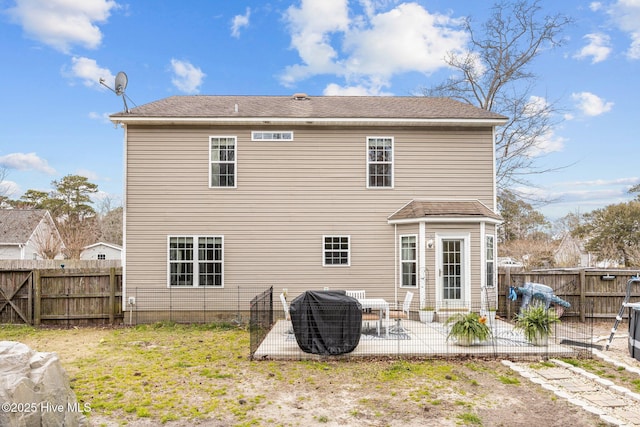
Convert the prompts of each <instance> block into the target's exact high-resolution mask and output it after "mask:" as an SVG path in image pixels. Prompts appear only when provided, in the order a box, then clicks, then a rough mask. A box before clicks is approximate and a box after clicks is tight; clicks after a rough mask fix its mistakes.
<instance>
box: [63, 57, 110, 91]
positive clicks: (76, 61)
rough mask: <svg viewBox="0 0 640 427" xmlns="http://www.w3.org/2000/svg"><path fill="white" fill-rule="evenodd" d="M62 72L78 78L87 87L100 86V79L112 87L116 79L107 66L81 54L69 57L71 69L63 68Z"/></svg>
mask: <svg viewBox="0 0 640 427" xmlns="http://www.w3.org/2000/svg"><path fill="white" fill-rule="evenodd" d="M64 74H66V75H67V76H69V77H72V78H76V79H80V80H81V81H82V84H83V85H85V86H87V87H93V86H98V87H101V88H102V86H101V85H100V79H104V82H105V84H106V85H107V86H109V87H110V88H112V89H113V88H114V83H115V79H116V77H115V76H114V75H113V74H112V73H111V71H110V70H109V69H108V68H102V67H100V66H99V65H98V63H97V62H96V60H95V59H91V58H85V57H83V56H80V57H77V56H74V57H73V58H71V69H70V70H65V71H64Z"/></svg>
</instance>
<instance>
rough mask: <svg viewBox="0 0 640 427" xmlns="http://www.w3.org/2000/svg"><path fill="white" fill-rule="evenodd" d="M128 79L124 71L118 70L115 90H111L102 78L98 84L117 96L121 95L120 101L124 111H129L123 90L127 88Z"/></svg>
mask: <svg viewBox="0 0 640 427" xmlns="http://www.w3.org/2000/svg"><path fill="white" fill-rule="evenodd" d="M128 81H129V79H128V78H127V75H126V74H125V72H124V71H120V72H119V73H118V74H116V81H115V90H113V89H111V88H110V87H109V86H107V84H106V83H105V82H104V79H103V78H100V84H101V85H102V86H104V87H106V88H107V89H109V90H110V91H111V92H113V93H115V94H116V95H117V96H122V102H124V111H125V112H127V113H128V112H129V106H127V99H126V97H127V95H125V93H124V90H125V89H126V88H127V83H128Z"/></svg>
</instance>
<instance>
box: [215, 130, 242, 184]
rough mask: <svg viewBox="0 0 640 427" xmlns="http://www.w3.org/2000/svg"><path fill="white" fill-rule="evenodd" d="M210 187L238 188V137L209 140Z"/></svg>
mask: <svg viewBox="0 0 640 427" xmlns="http://www.w3.org/2000/svg"><path fill="white" fill-rule="evenodd" d="M209 163H210V167H209V186H210V187H235V186H236V137H235V136H212V137H210V138H209Z"/></svg>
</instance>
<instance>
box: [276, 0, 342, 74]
mask: <svg viewBox="0 0 640 427" xmlns="http://www.w3.org/2000/svg"><path fill="white" fill-rule="evenodd" d="M285 21H286V22H287V24H288V28H289V31H290V32H291V47H292V48H293V49H295V50H296V51H297V52H298V55H300V59H302V62H303V64H302V65H292V66H289V67H287V68H286V70H285V72H284V74H283V75H282V76H281V80H282V82H283V83H284V84H285V85H289V84H293V83H295V82H296V81H299V80H302V79H305V78H307V77H311V76H313V75H316V74H325V73H331V74H340V66H338V65H337V57H338V53H337V52H336V50H335V49H334V48H333V46H331V34H333V33H338V32H342V33H344V32H346V31H347V30H348V29H349V9H348V7H347V0H302V4H301V6H300V7H299V8H297V7H295V6H290V7H289V9H287V11H286V13H285Z"/></svg>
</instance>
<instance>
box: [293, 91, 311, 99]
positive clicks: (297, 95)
mask: <svg viewBox="0 0 640 427" xmlns="http://www.w3.org/2000/svg"><path fill="white" fill-rule="evenodd" d="M293 99H295V100H296V101H304V100H307V99H309V96H308V95H307V94H306V93H304V92H298V93H294V94H293Z"/></svg>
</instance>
